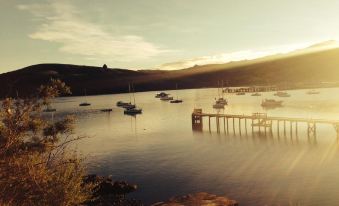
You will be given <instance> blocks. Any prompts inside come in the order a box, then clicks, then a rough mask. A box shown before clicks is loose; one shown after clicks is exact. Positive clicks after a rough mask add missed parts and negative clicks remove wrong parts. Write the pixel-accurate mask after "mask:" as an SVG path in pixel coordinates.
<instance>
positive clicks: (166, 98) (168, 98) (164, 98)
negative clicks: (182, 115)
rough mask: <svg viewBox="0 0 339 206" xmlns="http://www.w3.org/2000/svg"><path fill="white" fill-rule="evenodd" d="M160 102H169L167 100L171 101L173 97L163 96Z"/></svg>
mask: <svg viewBox="0 0 339 206" xmlns="http://www.w3.org/2000/svg"><path fill="white" fill-rule="evenodd" d="M160 100H162V101H169V100H173V97H170V96H165V97H161V98H160Z"/></svg>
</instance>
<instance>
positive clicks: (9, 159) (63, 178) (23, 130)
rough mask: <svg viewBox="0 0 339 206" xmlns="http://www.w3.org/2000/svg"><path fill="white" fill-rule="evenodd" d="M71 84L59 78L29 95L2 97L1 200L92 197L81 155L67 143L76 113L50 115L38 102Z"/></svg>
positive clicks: (72, 201) (55, 201)
mask: <svg viewBox="0 0 339 206" xmlns="http://www.w3.org/2000/svg"><path fill="white" fill-rule="evenodd" d="M68 93H70V88H69V87H67V86H66V85H65V83H63V82H62V81H60V80H53V79H52V80H51V82H50V83H49V84H48V85H46V86H41V87H40V88H39V90H38V91H37V94H36V95H34V96H33V97H31V98H25V99H20V98H17V99H12V98H7V99H5V100H3V102H2V105H1V107H0V205H79V204H81V203H83V202H84V201H85V200H88V199H90V197H91V191H92V189H93V187H94V185H92V184H86V185H85V184H83V176H84V175H85V168H84V166H83V164H82V159H81V158H80V157H79V156H78V154H77V153H76V152H75V151H72V150H71V149H70V147H69V145H70V143H71V142H73V141H76V140H78V139H81V137H77V136H75V135H74V134H73V132H72V131H73V125H74V118H73V117H72V116H67V117H64V118H62V119H59V120H56V121H51V120H48V119H46V118H45V117H44V115H43V114H42V107H43V106H44V105H47V104H49V103H50V101H51V99H53V98H55V97H58V96H60V95H61V94H68Z"/></svg>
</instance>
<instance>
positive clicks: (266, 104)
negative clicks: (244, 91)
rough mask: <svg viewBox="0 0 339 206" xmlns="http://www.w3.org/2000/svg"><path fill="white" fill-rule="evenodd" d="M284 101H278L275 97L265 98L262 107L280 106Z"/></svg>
mask: <svg viewBox="0 0 339 206" xmlns="http://www.w3.org/2000/svg"><path fill="white" fill-rule="evenodd" d="M282 103H283V101H276V100H274V99H265V100H263V101H262V102H261V106H262V107H280V106H282Z"/></svg>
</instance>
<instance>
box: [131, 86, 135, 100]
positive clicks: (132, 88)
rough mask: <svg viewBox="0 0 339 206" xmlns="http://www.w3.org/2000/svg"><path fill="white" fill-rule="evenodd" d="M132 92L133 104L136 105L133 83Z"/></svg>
mask: <svg viewBox="0 0 339 206" xmlns="http://www.w3.org/2000/svg"><path fill="white" fill-rule="evenodd" d="M132 91H133V104H134V105H135V96H134V85H133V83H132Z"/></svg>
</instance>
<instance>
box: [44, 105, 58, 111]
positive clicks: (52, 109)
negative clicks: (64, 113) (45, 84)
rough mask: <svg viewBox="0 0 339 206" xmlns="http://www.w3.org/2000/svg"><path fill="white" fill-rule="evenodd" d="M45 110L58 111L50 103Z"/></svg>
mask: <svg viewBox="0 0 339 206" xmlns="http://www.w3.org/2000/svg"><path fill="white" fill-rule="evenodd" d="M43 112H56V109H55V108H52V106H51V105H50V104H48V105H47V106H46V109H44V110H43Z"/></svg>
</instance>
